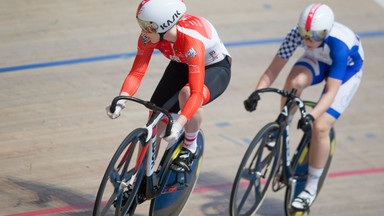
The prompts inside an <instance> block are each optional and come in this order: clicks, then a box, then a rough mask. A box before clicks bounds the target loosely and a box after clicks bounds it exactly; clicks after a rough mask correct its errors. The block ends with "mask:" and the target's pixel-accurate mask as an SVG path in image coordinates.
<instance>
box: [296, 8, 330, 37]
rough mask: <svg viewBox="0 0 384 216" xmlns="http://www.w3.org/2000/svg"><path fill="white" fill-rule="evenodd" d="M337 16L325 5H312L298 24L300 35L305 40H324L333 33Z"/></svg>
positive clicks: (302, 15) (304, 12)
mask: <svg viewBox="0 0 384 216" xmlns="http://www.w3.org/2000/svg"><path fill="white" fill-rule="evenodd" d="M334 21H335V16H334V15H333V12H332V9H331V8H330V7H328V6H327V5H325V4H321V3H317V4H311V5H309V6H308V7H307V8H305V10H304V11H303V12H302V13H301V15H300V18H299V23H298V28H299V33H300V35H301V37H303V38H304V39H307V40H310V41H314V40H323V39H324V38H325V37H326V36H327V35H328V33H329V32H330V31H331V29H332V26H333V23H334Z"/></svg>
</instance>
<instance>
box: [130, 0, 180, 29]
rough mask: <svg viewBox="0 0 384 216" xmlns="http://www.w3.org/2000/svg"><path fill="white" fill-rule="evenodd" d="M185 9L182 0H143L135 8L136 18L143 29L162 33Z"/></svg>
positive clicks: (177, 19) (170, 26)
mask: <svg viewBox="0 0 384 216" xmlns="http://www.w3.org/2000/svg"><path fill="white" fill-rule="evenodd" d="M186 10H187V7H186V6H185V4H184V2H183V1H182V0H143V1H142V2H141V3H140V5H139V7H138V8H137V13H136V18H137V21H138V22H139V25H140V28H141V29H143V30H144V31H148V30H150V31H152V32H153V33H159V34H164V33H165V32H167V31H168V30H169V29H170V28H172V26H174V25H175V24H176V23H177V22H178V21H179V19H180V18H181V16H183V14H184V13H185V11H186Z"/></svg>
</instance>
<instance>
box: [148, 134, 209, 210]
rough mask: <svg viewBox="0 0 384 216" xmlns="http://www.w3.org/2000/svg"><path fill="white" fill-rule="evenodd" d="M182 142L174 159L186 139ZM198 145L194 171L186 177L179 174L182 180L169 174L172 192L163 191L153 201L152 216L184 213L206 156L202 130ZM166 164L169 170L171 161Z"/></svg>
mask: <svg viewBox="0 0 384 216" xmlns="http://www.w3.org/2000/svg"><path fill="white" fill-rule="evenodd" d="M181 140H182V141H181V142H180V143H179V144H178V145H179V147H178V149H176V150H175V152H174V156H173V157H172V158H175V157H176V156H177V154H178V152H179V151H180V149H181V147H182V145H183V143H184V142H183V140H184V138H183V137H182V139H181ZM197 145H198V149H199V150H198V155H197V158H196V159H195V160H196V161H194V162H193V164H192V166H191V170H192V171H191V172H190V173H185V175H183V173H181V174H179V175H180V176H181V178H180V177H179V176H178V175H177V174H176V173H174V172H172V173H170V174H169V176H168V177H167V183H168V184H170V185H169V187H170V188H171V190H170V189H164V190H167V191H162V194H160V195H159V196H158V197H155V198H154V199H152V200H151V205H150V209H149V215H150V216H159V215H160V216H162V215H167V216H177V215H180V214H181V213H182V212H183V210H184V208H185V206H186V205H187V203H188V200H189V198H190V197H191V195H192V192H193V189H194V188H195V186H196V183H197V179H198V177H199V170H200V166H201V163H202V159H203V155H204V134H203V131H202V130H201V129H200V130H199V134H198V136H197ZM172 160H173V159H172ZM166 164H168V165H167V166H166V167H167V169H169V165H170V164H171V161H170V162H169V163H166ZM166 167H164V168H166ZM176 179H178V181H175V180H176ZM180 180H185V181H187V182H184V183H186V184H187V185H184V184H181V182H182V181H180ZM159 202H160V204H159ZM159 207H161V208H159Z"/></svg>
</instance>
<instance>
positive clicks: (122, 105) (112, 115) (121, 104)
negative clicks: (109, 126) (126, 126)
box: [105, 100, 125, 119]
mask: <svg viewBox="0 0 384 216" xmlns="http://www.w3.org/2000/svg"><path fill="white" fill-rule="evenodd" d="M124 108H125V102H124V101H121V100H120V101H118V102H117V104H116V109H115V112H113V113H111V105H109V106H107V107H106V108H105V109H106V110H107V115H108V116H109V118H111V119H115V118H117V117H119V116H120V112H121V110H122V109H124Z"/></svg>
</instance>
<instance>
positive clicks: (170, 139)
mask: <svg viewBox="0 0 384 216" xmlns="http://www.w3.org/2000/svg"><path fill="white" fill-rule="evenodd" d="M182 129H183V126H181V124H179V123H178V122H176V121H175V122H173V125H172V129H171V134H170V135H169V136H167V137H164V135H165V130H164V131H163V132H162V133H161V135H160V137H161V138H163V139H164V140H165V141H166V142H167V143H169V144H173V143H175V142H176V141H177V139H179V136H180V134H181V133H182Z"/></svg>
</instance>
